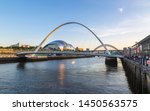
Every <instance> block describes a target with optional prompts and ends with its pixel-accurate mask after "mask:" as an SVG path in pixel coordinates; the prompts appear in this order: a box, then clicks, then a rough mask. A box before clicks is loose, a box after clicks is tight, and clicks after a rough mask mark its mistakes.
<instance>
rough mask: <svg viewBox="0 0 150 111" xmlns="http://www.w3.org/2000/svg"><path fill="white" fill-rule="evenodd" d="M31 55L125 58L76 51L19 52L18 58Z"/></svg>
mask: <svg viewBox="0 0 150 111" xmlns="http://www.w3.org/2000/svg"><path fill="white" fill-rule="evenodd" d="M31 54H44V55H51V54H66V55H85V56H86V55H87V56H102V57H113V58H124V56H123V55H113V54H112V55H110V54H104V53H96V52H75V51H51V52H48V51H39V52H19V53H17V56H19V57H26V55H31Z"/></svg>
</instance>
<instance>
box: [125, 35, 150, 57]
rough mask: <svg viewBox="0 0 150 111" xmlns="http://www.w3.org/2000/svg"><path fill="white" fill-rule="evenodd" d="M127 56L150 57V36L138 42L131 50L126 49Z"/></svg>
mask: <svg viewBox="0 0 150 111" xmlns="http://www.w3.org/2000/svg"><path fill="white" fill-rule="evenodd" d="M124 54H125V55H130V56H132V55H137V56H138V55H141V56H142V55H148V56H150V35H149V36H147V37H145V38H144V39H142V40H141V41H139V42H137V43H136V44H135V45H133V46H132V47H131V48H124Z"/></svg>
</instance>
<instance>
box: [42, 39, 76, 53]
mask: <svg viewBox="0 0 150 111" xmlns="http://www.w3.org/2000/svg"><path fill="white" fill-rule="evenodd" d="M44 49H46V50H53V51H74V50H75V48H74V47H73V46H72V45H71V44H69V43H67V42H65V41H63V40H55V41H52V42H50V43H48V44H47V45H45V46H44Z"/></svg>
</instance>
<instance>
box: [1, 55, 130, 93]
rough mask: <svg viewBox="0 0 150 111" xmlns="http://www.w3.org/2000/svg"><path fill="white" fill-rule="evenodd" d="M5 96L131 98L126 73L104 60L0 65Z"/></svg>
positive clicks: (90, 59)
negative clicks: (44, 95)
mask: <svg viewBox="0 0 150 111" xmlns="http://www.w3.org/2000/svg"><path fill="white" fill-rule="evenodd" d="M0 93H2V94H9V93H11V94H14V93H15V94H45V93H47V94H108V93H110V94H115V93H117V94H122V93H123V94H128V93H132V92H131V90H130V87H129V85H128V81H127V77H126V75H125V71H124V69H123V66H122V64H121V61H120V60H118V66H117V67H111V66H106V65H105V58H98V57H94V58H81V59H68V60H51V61H41V62H28V63H11V64H0Z"/></svg>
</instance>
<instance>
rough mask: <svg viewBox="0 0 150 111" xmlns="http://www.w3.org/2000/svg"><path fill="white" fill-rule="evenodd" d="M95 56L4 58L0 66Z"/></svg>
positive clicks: (0, 60) (0, 61) (0, 59)
mask: <svg viewBox="0 0 150 111" xmlns="http://www.w3.org/2000/svg"><path fill="white" fill-rule="evenodd" d="M90 57H93V56H79V55H78V56H51V57H47V56H41V57H40V56H38V57H30V58H21V57H3V58H0V64H4V63H15V62H36V61H47V60H60V59H77V58H90Z"/></svg>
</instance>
